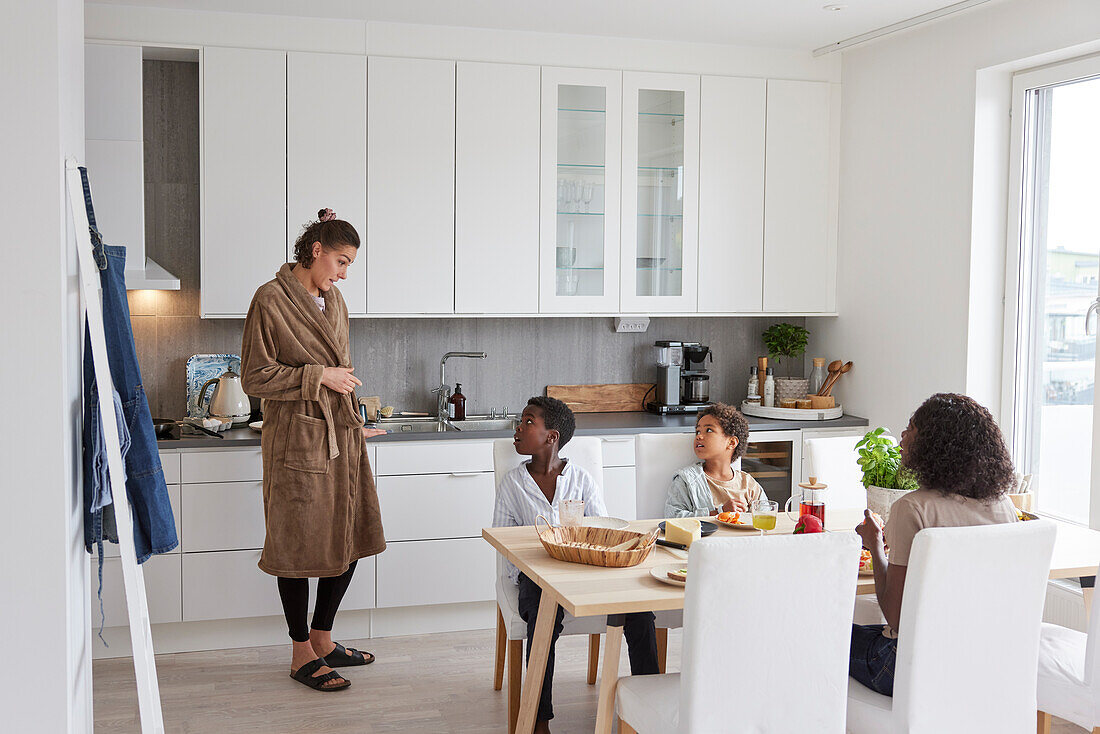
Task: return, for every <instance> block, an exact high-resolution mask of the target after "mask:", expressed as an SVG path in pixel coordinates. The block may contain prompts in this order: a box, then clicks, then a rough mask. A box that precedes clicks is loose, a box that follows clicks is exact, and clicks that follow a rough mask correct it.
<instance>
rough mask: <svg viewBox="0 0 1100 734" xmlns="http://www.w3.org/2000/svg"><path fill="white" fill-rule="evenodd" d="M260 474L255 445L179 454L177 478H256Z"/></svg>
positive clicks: (261, 465)
mask: <svg viewBox="0 0 1100 734" xmlns="http://www.w3.org/2000/svg"><path fill="white" fill-rule="evenodd" d="M263 478H264V462H263V456H262V455H261V454H260V449H259V447H250V448H246V449H245V448H241V449H228V450H225V451H198V452H195V453H187V454H180V481H182V482H183V483H184V484H194V483H196V482H258V481H260V480H262V479H263Z"/></svg>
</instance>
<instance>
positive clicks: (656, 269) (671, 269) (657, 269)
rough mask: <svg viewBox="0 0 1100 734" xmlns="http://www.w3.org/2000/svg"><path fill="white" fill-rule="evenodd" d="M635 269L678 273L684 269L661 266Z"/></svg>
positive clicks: (649, 271)
mask: <svg viewBox="0 0 1100 734" xmlns="http://www.w3.org/2000/svg"><path fill="white" fill-rule="evenodd" d="M635 270H637V271H638V272H647V273H680V272H683V270H684V269H683V268H663V267H659V266H658V267H653V268H635Z"/></svg>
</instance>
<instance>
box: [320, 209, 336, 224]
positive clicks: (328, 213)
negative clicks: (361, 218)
mask: <svg viewBox="0 0 1100 734" xmlns="http://www.w3.org/2000/svg"><path fill="white" fill-rule="evenodd" d="M333 219H336V212H334V211H332V210H331V209H325V210H323V211H322V212H321V219H320V221H322V222H331V221H332V220H333Z"/></svg>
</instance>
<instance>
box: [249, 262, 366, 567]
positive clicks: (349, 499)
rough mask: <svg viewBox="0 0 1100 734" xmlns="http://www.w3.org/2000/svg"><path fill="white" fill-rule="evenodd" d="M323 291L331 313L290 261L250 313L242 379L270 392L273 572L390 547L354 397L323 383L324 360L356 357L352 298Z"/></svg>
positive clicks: (267, 558) (258, 393)
mask: <svg viewBox="0 0 1100 734" xmlns="http://www.w3.org/2000/svg"><path fill="white" fill-rule="evenodd" d="M323 296H324V299H325V310H324V312H322V311H321V309H320V308H318V307H317V304H316V302H314V300H313V297H312V296H311V295H310V294H309V292H308V291H306V289H305V286H303V285H302V284H301V282H300V281H299V280H298V279H297V278H296V277H295V276H294V274H293V273H292V272H291V266H290V265H283V267H282V268H280V269H279V272H278V273H277V274H276V276H275V279H274V280H271V281H269V282H267V283H264V284H263V285H262V286H260V287H259V289H258V290H257V291H256V295H255V296H253V297H252V305H251V306H250V307H249V309H248V318H247V319H245V322H244V338H243V344H242V346H241V380H242V383H243V385H244V390H245V392H246V393H248V394H249V395H252V396H254V397H258V398H263V399H264V401H265V402H264V430H263V433H262V436H261V439H260V445H261V447H262V449H263V465H264V518H265V522H266V525H267V538H266V539H265V540H264V550H263V554H262V555H261V556H260V563H259V566H260V569H261V570H263V571H265V572H266V573H269V574H271V575H272V576H282V577H285V578H302V577H312V576H322V577H323V576H339V575H340V574H342V573H344V571H346V570H347V569H348V566H349V564H351V562H352V561H354V560H356V559H359V558H363V557H365V556H372V555H375V554H377V553H381V552H382V551H383V550H385V548H386V539H385V536H384V534H383V532H382V513H381V511H380V510H379V508H378V493H377V492H376V491H375V487H374V476H373V474H372V473H371V468H370V463H369V462H368V460H367V452H366V448H365V445H364V441H363V431H362V426H363V420H362V418H360V416H359V411H358V409H357V407H356V405H355V399H354V397H353V396H352V395H342V394H340V393H338V392H335V391H333V390H330V389H328V388H327V387H324V386H322V385H321V373H322V371H323V370H324V368H325V367H351V366H352V365H351V355H350V352H349V349H348V309H347V306H346V305H345V304H344V298H343V296H341V295H340V291H338V290H337V289H336V288H335V287H333V288H331V289H330V290H329V291H328V292H327V293H324V294H323Z"/></svg>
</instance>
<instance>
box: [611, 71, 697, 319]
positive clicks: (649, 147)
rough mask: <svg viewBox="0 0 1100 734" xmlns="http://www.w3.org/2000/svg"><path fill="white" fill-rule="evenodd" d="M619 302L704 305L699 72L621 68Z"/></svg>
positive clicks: (639, 307) (646, 308) (631, 306)
mask: <svg viewBox="0 0 1100 734" xmlns="http://www.w3.org/2000/svg"><path fill="white" fill-rule="evenodd" d="M622 146H623V183H622V253H621V263H620V276H621V281H620V286H619V288H620V296H619V299H620V308H621V310H622V311H624V312H642V313H646V312H650V313H653V312H656V313H661V312H670V311H671V312H693V311H696V310H698V296H697V288H698V264H699V77H698V76H694V75H690V74H654V73H638V72H626V73H624V74H623V134H622Z"/></svg>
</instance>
